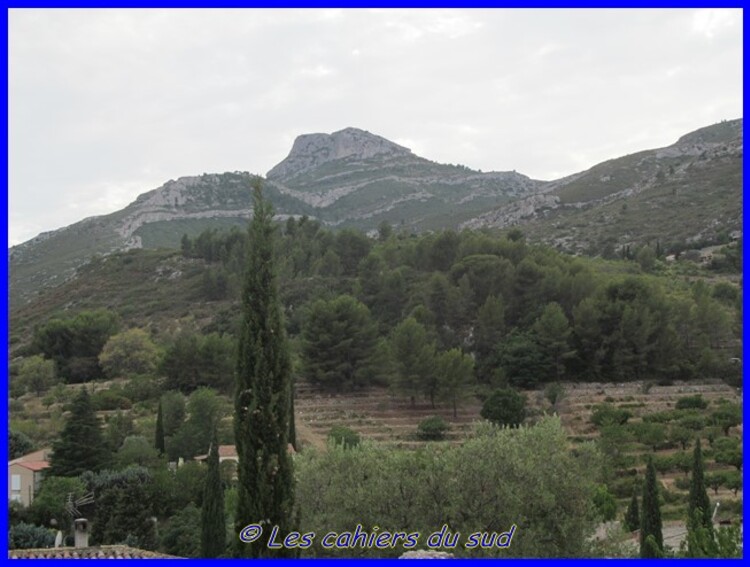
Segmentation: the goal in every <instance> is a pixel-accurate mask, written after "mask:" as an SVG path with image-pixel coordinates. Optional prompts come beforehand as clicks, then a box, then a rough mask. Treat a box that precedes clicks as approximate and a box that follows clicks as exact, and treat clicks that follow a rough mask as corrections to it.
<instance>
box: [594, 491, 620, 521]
mask: <svg viewBox="0 0 750 567" xmlns="http://www.w3.org/2000/svg"><path fill="white" fill-rule="evenodd" d="M593 502H594V506H595V507H596V511H597V513H598V514H599V517H600V518H601V519H602V520H603V521H605V522H610V521H612V520H614V519H615V517H617V500H615V497H614V496H613V495H612V494H611V493H610V492H609V490H607V486H606V485H604V484H600V485H599V486H597V487H596V490H595V492H594V497H593Z"/></svg>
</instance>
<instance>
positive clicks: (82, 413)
mask: <svg viewBox="0 0 750 567" xmlns="http://www.w3.org/2000/svg"><path fill="white" fill-rule="evenodd" d="M108 460H109V453H108V451H107V449H106V445H105V443H104V438H103V437H102V432H101V429H100V428H99V420H98V419H97V418H96V413H94V408H93V407H92V406H91V398H90V397H89V393H88V392H87V391H86V389H85V388H84V389H82V390H81V392H80V393H79V394H78V396H76V398H75V400H73V403H72V407H71V412H70V417H69V418H68V421H67V422H66V423H65V427H64V428H63V431H62V433H61V434H60V439H59V440H58V441H57V442H55V443H54V444H53V446H52V456H51V457H50V470H49V474H50V475H52V476H78V475H79V474H81V473H82V472H84V471H94V472H96V471H98V470H100V469H101V468H102V467H104V466H105V465H106V464H107V461H108Z"/></svg>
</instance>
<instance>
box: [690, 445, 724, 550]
mask: <svg viewBox="0 0 750 567" xmlns="http://www.w3.org/2000/svg"><path fill="white" fill-rule="evenodd" d="M687 529H688V537H687V556H688V557H716V554H717V552H718V548H717V546H716V540H715V534H714V527H713V522H712V521H711V501H710V500H709V499H708V493H707V492H706V482H705V479H704V476H703V454H702V452H701V440H700V437H698V438H697V439H696V440H695V449H693V470H692V476H691V478H690V499H689V500H688V517H687Z"/></svg>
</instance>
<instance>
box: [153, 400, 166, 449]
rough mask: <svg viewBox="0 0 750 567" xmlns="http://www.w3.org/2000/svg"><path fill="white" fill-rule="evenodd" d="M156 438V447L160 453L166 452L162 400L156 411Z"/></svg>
mask: <svg viewBox="0 0 750 567" xmlns="http://www.w3.org/2000/svg"><path fill="white" fill-rule="evenodd" d="M155 437H156V438H155V439H154V447H156V450H157V451H158V452H159V455H163V454H164V453H166V448H165V445H164V415H163V413H162V409H161V400H159V409H158V410H157V412H156V436H155Z"/></svg>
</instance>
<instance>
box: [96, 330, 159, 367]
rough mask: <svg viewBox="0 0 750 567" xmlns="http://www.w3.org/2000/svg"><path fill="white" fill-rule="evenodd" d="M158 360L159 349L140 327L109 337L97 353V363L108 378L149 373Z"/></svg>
mask: <svg viewBox="0 0 750 567" xmlns="http://www.w3.org/2000/svg"><path fill="white" fill-rule="evenodd" d="M158 362H159V350H158V349H157V348H156V345H155V344H154V343H153V341H152V340H151V337H149V334H148V333H147V332H146V331H144V330H142V329H128V330H127V331H123V332H121V333H118V334H116V335H112V336H111V337H109V339H108V340H107V342H106V343H105V344H104V347H102V351H101V353H99V364H100V365H101V367H102V369H103V370H104V373H105V374H106V375H107V376H108V377H110V378H119V377H121V376H132V375H134V374H150V373H152V372H153V371H154V370H155V369H156V366H157V364H158Z"/></svg>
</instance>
